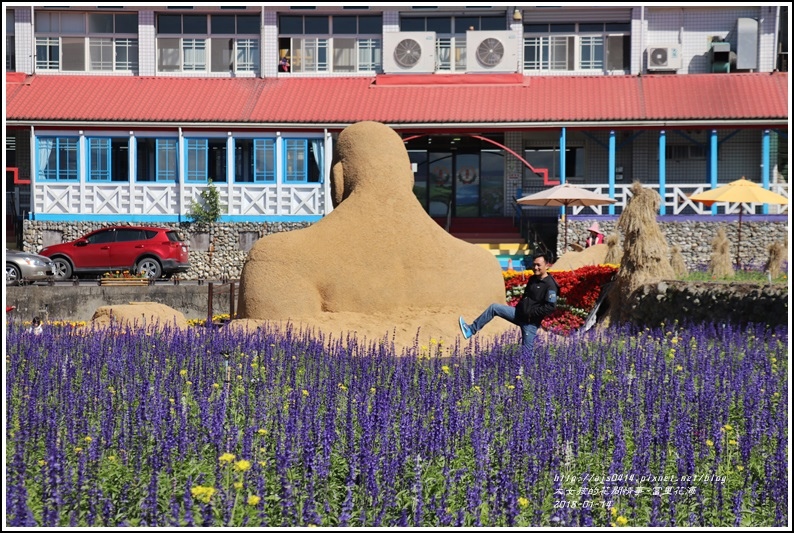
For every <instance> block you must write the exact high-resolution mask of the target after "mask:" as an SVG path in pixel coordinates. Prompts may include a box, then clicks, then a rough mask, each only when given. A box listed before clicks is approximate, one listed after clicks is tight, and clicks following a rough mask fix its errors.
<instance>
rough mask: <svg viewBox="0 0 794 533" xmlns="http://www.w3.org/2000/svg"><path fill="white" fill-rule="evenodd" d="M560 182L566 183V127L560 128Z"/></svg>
mask: <svg viewBox="0 0 794 533" xmlns="http://www.w3.org/2000/svg"><path fill="white" fill-rule="evenodd" d="M560 183H565V128H561V129H560Z"/></svg>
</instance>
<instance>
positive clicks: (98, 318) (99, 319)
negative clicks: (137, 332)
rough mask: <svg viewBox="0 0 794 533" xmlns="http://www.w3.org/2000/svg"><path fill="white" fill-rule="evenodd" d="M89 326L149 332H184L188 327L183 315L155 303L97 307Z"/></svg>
mask: <svg viewBox="0 0 794 533" xmlns="http://www.w3.org/2000/svg"><path fill="white" fill-rule="evenodd" d="M91 325H92V326H96V327H109V326H111V325H115V326H117V327H121V328H127V327H130V328H133V329H139V328H140V329H146V330H151V331H155V330H162V329H165V328H171V329H179V330H185V329H187V327H188V325H187V320H186V319H185V315H184V314H182V313H181V312H180V311H177V310H176V309H174V308H172V307H169V306H167V305H165V304H161V303H157V302H130V303H129V304H117V305H104V306H101V307H98V308H97V309H96V311H94V316H93V317H91Z"/></svg>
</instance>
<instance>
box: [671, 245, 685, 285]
mask: <svg viewBox="0 0 794 533" xmlns="http://www.w3.org/2000/svg"><path fill="white" fill-rule="evenodd" d="M670 266H672V267H673V272H675V275H676V276H677V277H679V278H683V277H685V276H686V275H687V274H689V269H687V267H686V263H685V262H684V256H683V255H682V254H681V247H680V246H673V247H672V248H671V249H670Z"/></svg>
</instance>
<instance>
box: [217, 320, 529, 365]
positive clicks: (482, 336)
mask: <svg viewBox="0 0 794 533" xmlns="http://www.w3.org/2000/svg"><path fill="white" fill-rule="evenodd" d="M480 312H482V309H464V310H460V309H437V310H427V309H407V310H405V311H403V312H400V313H399V314H396V315H382V314H370V315H366V314H362V313H323V314H322V315H321V316H319V317H312V318H311V319H306V320H300V319H296V320H291V321H265V320H251V319H241V320H234V321H232V322H231V324H230V327H239V328H252V327H258V326H263V327H265V328H266V329H272V328H278V329H281V330H282V331H283V330H284V328H286V327H289V326H290V325H291V326H292V327H294V328H295V329H297V330H298V331H308V332H311V334H312V335H314V336H317V337H318V338H319V337H320V336H321V335H322V338H323V340H324V341H326V343H327V342H329V341H334V340H342V341H345V339H347V337H348V334H349V333H354V334H355V336H356V339H357V342H358V344H359V346H361V345H365V346H369V345H370V344H371V343H375V344H376V345H377V344H380V343H381V342H383V341H386V342H387V344H389V345H390V344H391V342H392V341H393V342H394V348H395V353H396V354H397V355H404V354H405V353H412V352H409V351H407V350H412V349H413V347H414V346H417V347H418V349H419V350H420V351H423V350H424V351H428V350H429V351H430V352H431V353H432V354H435V353H436V350H437V348H438V347H439V346H440V348H441V351H442V353H445V354H448V353H449V352H450V351H452V350H454V349H455V347H456V346H461V345H462V346H465V345H467V344H470V343H472V342H475V339H476V342H477V343H478V344H481V345H482V344H485V343H487V342H489V341H494V340H497V339H499V338H500V337H502V336H503V335H504V334H505V333H508V334H510V335H511V337H510V339H511V340H512V342H515V343H518V342H520V332H519V329H518V327H516V326H514V325H513V324H510V323H509V322H507V321H505V320H502V319H501V318H494V319H493V320H492V321H491V322H490V323H489V324H488V325H487V326H485V328H483V329H482V330H481V331H480V332H479V333H477V335H476V336H475V337H473V338H471V339H469V340H464V339H463V336H462V335H461V333H460V328H459V326H458V316H459V315H461V314H462V315H463V318H464V319H465V320H466V321H467V322H468V323H471V322H472V321H473V320H474V319H475V318H476V317H477V315H478V314H479V313H480Z"/></svg>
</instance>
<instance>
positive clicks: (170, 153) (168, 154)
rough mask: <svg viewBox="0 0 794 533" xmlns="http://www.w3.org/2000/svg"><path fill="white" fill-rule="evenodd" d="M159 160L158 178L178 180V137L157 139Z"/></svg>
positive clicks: (161, 179) (159, 179) (160, 179)
mask: <svg viewBox="0 0 794 533" xmlns="http://www.w3.org/2000/svg"><path fill="white" fill-rule="evenodd" d="M155 145H156V150H155V158H156V160H157V163H156V165H157V166H156V168H157V174H156V178H155V179H156V180H157V181H176V168H177V167H176V164H177V157H176V139H157V140H156V141H155Z"/></svg>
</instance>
